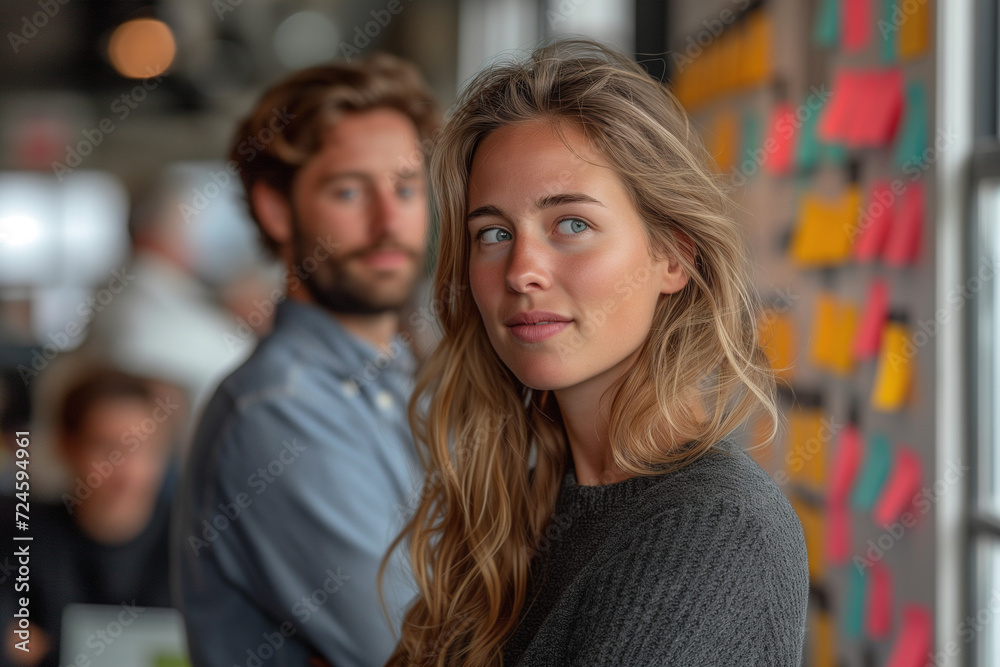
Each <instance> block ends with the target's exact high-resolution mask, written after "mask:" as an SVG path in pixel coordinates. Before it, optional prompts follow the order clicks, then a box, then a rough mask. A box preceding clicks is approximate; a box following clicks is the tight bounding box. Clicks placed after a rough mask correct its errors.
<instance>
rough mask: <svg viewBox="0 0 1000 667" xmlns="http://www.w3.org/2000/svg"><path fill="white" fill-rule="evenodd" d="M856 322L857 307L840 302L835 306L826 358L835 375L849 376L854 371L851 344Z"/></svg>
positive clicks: (852, 347) (852, 346)
mask: <svg viewBox="0 0 1000 667" xmlns="http://www.w3.org/2000/svg"><path fill="white" fill-rule="evenodd" d="M857 321H858V309H857V307H856V306H855V305H854V304H852V303H849V302H846V301H841V302H840V303H839V304H838V306H837V319H836V322H835V324H834V332H833V344H832V346H831V348H830V353H829V356H828V357H827V362H828V363H829V369H830V370H831V371H833V372H834V373H836V374H837V375H841V376H844V375H849V374H850V373H851V371H853V370H854V345H853V342H854V329H855V328H856V327H857Z"/></svg>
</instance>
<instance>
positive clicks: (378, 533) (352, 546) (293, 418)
mask: <svg viewBox="0 0 1000 667" xmlns="http://www.w3.org/2000/svg"><path fill="white" fill-rule="evenodd" d="M355 422H356V418H355V417H354V416H353V413H352V412H351V411H348V410H339V409H336V406H331V405H330V404H329V402H321V401H318V400H316V401H312V400H299V397H296V398H295V400H287V399H285V400H280V399H277V400H271V399H267V400H262V401H259V402H257V403H255V404H253V405H248V406H244V407H243V408H242V409H241V410H240V411H239V412H238V413H237V414H236V415H235V416H234V417H233V418H232V419H231V420H230V422H229V424H228V426H227V428H226V429H225V431H224V432H223V433H221V434H220V436H221V438H222V444H221V446H220V447H219V448H218V459H217V461H216V463H215V474H214V482H210V483H209V484H208V485H207V486H209V487H210V488H212V489H213V493H210V494H208V495H206V501H205V502H204V503H203V508H202V510H201V512H200V514H199V516H198V517H196V518H195V519H196V521H195V523H196V525H202V526H204V525H205V524H204V523H202V522H204V521H208V524H209V525H212V526H215V527H216V528H217V537H215V539H214V540H212V541H211V542H210V543H209V544H208V545H207V548H205V550H204V551H202V552H201V553H200V554H199V558H206V557H207V558H210V559H211V560H212V561H213V562H214V564H215V565H216V568H217V570H218V572H220V573H221V575H222V576H224V577H225V578H226V579H227V580H228V581H229V582H230V583H231V585H232V587H233V588H234V589H236V590H235V591H234V595H242V596H244V597H245V598H246V599H247V600H249V601H250V602H251V603H252V604H253V605H254V606H256V607H257V608H259V609H260V610H261V611H262V612H263V613H264V614H266V616H267V617H269V618H270V619H272V620H273V621H274V623H275V626H276V627H277V626H279V625H280V624H281V623H290V624H291V627H292V628H294V636H295V637H296V638H297V639H298V640H299V641H301V642H303V643H304V644H306V645H307V646H311V647H314V648H315V649H316V650H317V651H318V652H319V653H320V654H321V655H322V656H323V657H324V658H326V659H327V660H328V661H330V662H331V663H333V664H335V665H337V666H338V667H350V666H351V665H376V664H377V665H381V664H383V663H384V661H385V660H386V659H387V658H388V656H389V655H390V654H391V652H392V650H393V648H394V646H395V644H396V636H395V634H394V632H393V630H392V629H391V628H390V626H389V624H388V623H387V622H386V620H385V617H384V615H383V613H382V610H381V606H380V605H379V601H378V595H377V588H376V575H377V571H378V567H379V563H380V561H381V559H382V556H383V554H384V552H385V549H386V547H387V545H388V543H389V541H390V540H391V539H392V538H393V537H394V536H395V534H396V533H397V532H398V530H399V529H400V528H401V526H402V519H403V517H402V515H401V513H400V503H401V502H403V501H404V500H403V499H405V496H406V494H407V493H408V491H409V489H408V488H406V487H407V485H408V484H409V479H406V477H407V476H406V475H404V474H401V471H402V470H405V466H406V464H404V463H402V461H401V459H402V460H408V458H407V457H406V454H405V452H402V451H397V450H399V449H400V443H398V442H396V441H394V440H392V437H393V435H392V434H389V437H388V438H386V439H384V440H383V441H381V442H366V441H365V440H370V439H371V438H370V437H360V438H359V434H363V433H370V432H371V427H370V426H366V425H362V424H358V423H355ZM397 437H398V436H397ZM359 439H360V440H361V441H359ZM209 496H211V498H209ZM182 548H183V547H182ZM386 581H387V587H386V588H387V591H386V593H387V603H389V604H390V606H391V607H392V608H394V609H395V611H396V614H395V616H396V617H397V618H398V617H399V616H400V615H401V612H400V611H399V609H400V608H401V607H402V605H403V604H405V603H406V602H408V601H409V597H410V595H411V594H412V592H411V591H408V590H407V588H406V587H405V586H404V585H398V584H397V585H392V584H393V581H392V580H391V579H390V578H388V577H387V580H386ZM237 591H238V592H237ZM217 627H219V628H222V627H225V626H224V625H223V624H221V623H220V624H219V626H217ZM234 657H235V656H234Z"/></svg>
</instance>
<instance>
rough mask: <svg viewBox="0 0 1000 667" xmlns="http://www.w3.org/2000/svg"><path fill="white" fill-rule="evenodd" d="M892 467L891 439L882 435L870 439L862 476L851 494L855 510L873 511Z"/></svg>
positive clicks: (866, 448)
mask: <svg viewBox="0 0 1000 667" xmlns="http://www.w3.org/2000/svg"><path fill="white" fill-rule="evenodd" d="M891 466H892V451H891V448H890V446H889V439H888V438H887V437H885V436H884V435H882V434H874V435H872V436H871V437H869V438H868V442H867V447H865V459H864V462H863V463H862V465H861V474H860V475H858V478H857V480H856V481H855V482H854V489H853V491H852V492H851V506H852V507H854V509H856V510H860V511H862V512H868V511H869V510H871V508H872V507H873V506H874V505H875V501H876V500H877V499H878V496H879V493H880V492H881V491H882V485H883V484H884V483H885V479H886V477H888V476H889V469H890V468H891Z"/></svg>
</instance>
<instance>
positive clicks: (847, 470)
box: [827, 424, 863, 505]
mask: <svg viewBox="0 0 1000 667" xmlns="http://www.w3.org/2000/svg"><path fill="white" fill-rule="evenodd" d="M862 449H863V445H862V443H861V434H860V433H858V429H857V427H855V426H854V424H848V425H847V426H845V427H844V430H842V431H841V432H840V437H839V438H837V447H836V449H835V450H834V452H833V465H832V466H831V472H830V488H829V491H828V495H827V498H828V500H829V502H830V504H832V505H834V504H835V505H842V504H844V503H845V502H846V501H847V495H848V494H849V493H850V491H851V486H852V485H853V484H854V476H855V475H857V473H858V468H860V467H861V459H862Z"/></svg>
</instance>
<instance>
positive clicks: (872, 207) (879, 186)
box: [852, 180, 897, 263]
mask: <svg viewBox="0 0 1000 667" xmlns="http://www.w3.org/2000/svg"><path fill="white" fill-rule="evenodd" d="M896 199H897V197H896V194H895V193H894V192H893V191H892V187H891V185H890V184H889V181H886V180H881V181H876V182H875V183H874V184H872V188H871V191H870V194H869V195H868V202H867V204H866V205H865V207H864V209H862V211H861V214H860V216H859V217H858V226H857V229H856V234H855V237H854V247H853V249H852V255H853V257H854V260H855V261H856V262H861V263H865V262H872V261H874V260H876V259H878V258H879V257H881V255H882V251H883V249H884V248H885V244H886V240H888V238H889V232H890V231H891V230H892V222H893V215H892V213H893V208H894V205H895V203H896Z"/></svg>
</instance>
